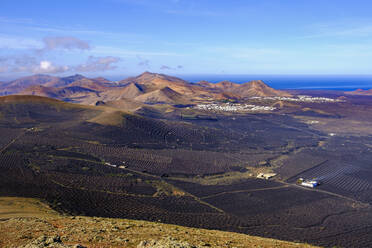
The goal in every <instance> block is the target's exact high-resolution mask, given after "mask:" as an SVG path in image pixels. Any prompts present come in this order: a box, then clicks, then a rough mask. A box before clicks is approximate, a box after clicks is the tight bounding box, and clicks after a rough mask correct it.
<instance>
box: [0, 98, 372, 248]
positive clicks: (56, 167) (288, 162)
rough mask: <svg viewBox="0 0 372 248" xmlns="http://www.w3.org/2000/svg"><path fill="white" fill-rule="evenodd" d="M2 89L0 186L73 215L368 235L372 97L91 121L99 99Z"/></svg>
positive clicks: (289, 235)
mask: <svg viewBox="0 0 372 248" xmlns="http://www.w3.org/2000/svg"><path fill="white" fill-rule="evenodd" d="M0 99H1V100H0V134H1V139H0V195H1V196H22V197H37V198H41V199H44V200H45V201H46V202H48V204H49V205H50V206H52V207H53V208H54V209H56V210H58V211H60V212H63V213H66V214H71V215H87V216H100V217H114V218H130V219H139V220H150V221H158V222H164V223H172V224H178V225H184V226H190V227H199V228H207V229H219V230H228V231H233V232H241V233H247V234H251V235H257V236H264V237H271V238H276V239H281V240H289V241H298V242H306V243H311V244H315V245H320V246H326V247H332V246H340V247H371V246H372V235H371V234H372V207H371V204H372V127H371V126H369V125H370V123H371V122H370V121H372V114H371V110H372V108H371V106H372V97H370V98H368V97H365V98H357V97H349V98H347V100H346V102H342V103H316V104H315V103H298V104H297V105H296V104H292V105H290V106H289V105H288V106H287V107H286V106H284V107H283V108H282V109H281V110H279V111H276V112H273V113H261V114H253V113H252V114H230V115H227V114H216V115H215V116H214V118H211V119H208V118H202V119H190V120H185V119H182V118H180V116H179V115H177V114H169V115H167V114H164V115H163V116H161V117H159V116H158V117H157V118H152V117H148V116H146V114H144V115H142V116H140V115H134V114H129V113H121V114H120V115H119V117H118V116H117V115H118V114H117V113H114V114H115V116H114V117H112V118H121V125H119V126H118V125H103V124H99V123H97V122H94V121H92V120H94V118H95V117H96V116H99V115H101V114H102V113H103V112H105V111H106V112H107V109H105V108H104V107H86V106H83V105H76V104H69V103H64V102H60V101H57V100H51V99H47V98H42V97H27V98H26V99H24V98H22V97H21V96H19V97H1V98H0ZM107 115H108V117H107V116H106V118H110V113H108V114H107ZM311 121H312V122H311ZM309 123H315V124H309ZM259 172H273V173H276V174H277V175H276V176H275V177H273V178H271V179H269V180H265V179H258V178H256V174H257V173H259ZM300 177H302V178H308V179H311V178H317V179H318V180H319V181H320V185H319V186H318V187H316V188H314V189H311V188H305V187H303V186H300V185H298V184H297V180H298V178H300Z"/></svg>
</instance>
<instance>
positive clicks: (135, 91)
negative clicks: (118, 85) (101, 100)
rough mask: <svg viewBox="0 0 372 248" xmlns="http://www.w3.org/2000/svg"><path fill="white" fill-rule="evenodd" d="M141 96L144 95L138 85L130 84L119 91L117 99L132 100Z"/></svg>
mask: <svg viewBox="0 0 372 248" xmlns="http://www.w3.org/2000/svg"><path fill="white" fill-rule="evenodd" d="M142 94H144V92H143V90H142V89H141V87H140V86H139V85H138V84H136V83H130V84H128V85H127V86H125V87H124V88H123V89H122V90H120V92H119V99H122V98H128V99H133V98H136V97H137V96H140V95H142Z"/></svg>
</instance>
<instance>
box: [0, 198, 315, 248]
mask: <svg viewBox="0 0 372 248" xmlns="http://www.w3.org/2000/svg"><path fill="white" fill-rule="evenodd" d="M0 247H24V248H38V247H56V248H58V247H61V248H64V247H76V248H78V247H137V248H145V247H152V248H166V247H170V248H173V247H184V248H191V247H313V246H310V245H306V244H297V243H290V242H284V241H278V240H273V239H267V238H259V237H253V236H248V235H244V234H236V233H229V232H222V231H214V230H205V229H197V228H187V227H181V226H176V225H168V224H161V223H156V222H147V221H136V220H127V219H109V218H95V217H82V216H64V215H61V214H58V213H57V212H55V211H53V210H52V209H50V208H49V207H48V206H46V205H45V204H43V203H42V202H40V201H39V200H36V199H29V198H14V197H0Z"/></svg>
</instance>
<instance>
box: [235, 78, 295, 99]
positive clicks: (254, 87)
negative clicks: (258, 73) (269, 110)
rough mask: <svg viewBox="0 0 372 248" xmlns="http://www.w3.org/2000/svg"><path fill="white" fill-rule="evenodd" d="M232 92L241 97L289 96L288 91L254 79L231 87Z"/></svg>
mask: <svg viewBox="0 0 372 248" xmlns="http://www.w3.org/2000/svg"><path fill="white" fill-rule="evenodd" d="M231 92H233V93H235V94H237V95H239V96H241V97H254V96H261V97H269V96H291V94H289V93H288V92H285V91H281V90H275V89H273V88H271V87H269V86H268V85H267V84H265V83H264V82H263V81H261V80H255V81H251V82H248V83H244V84H241V85H239V86H238V87H234V88H232V91H231Z"/></svg>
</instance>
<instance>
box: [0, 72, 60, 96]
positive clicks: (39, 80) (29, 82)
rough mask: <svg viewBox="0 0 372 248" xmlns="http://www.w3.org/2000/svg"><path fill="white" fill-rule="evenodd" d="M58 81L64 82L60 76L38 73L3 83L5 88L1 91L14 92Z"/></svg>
mask: <svg viewBox="0 0 372 248" xmlns="http://www.w3.org/2000/svg"><path fill="white" fill-rule="evenodd" d="M58 83H63V81H62V80H61V79H60V78H59V77H53V76H49V75H42V74H37V75H33V76H28V77H22V78H19V79H16V80H13V81H11V82H9V83H6V84H5V85H3V88H2V89H1V91H3V92H4V91H6V92H7V94H14V93H18V92H20V91H22V90H24V89H26V88H28V87H30V86H33V85H45V86H48V85H46V84H51V85H52V84H58Z"/></svg>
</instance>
